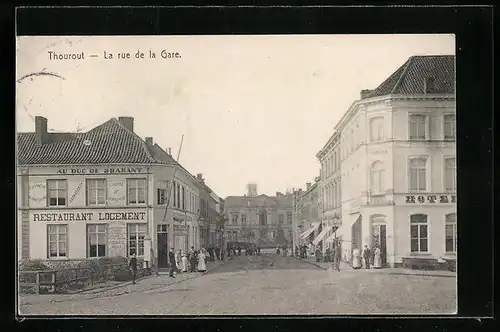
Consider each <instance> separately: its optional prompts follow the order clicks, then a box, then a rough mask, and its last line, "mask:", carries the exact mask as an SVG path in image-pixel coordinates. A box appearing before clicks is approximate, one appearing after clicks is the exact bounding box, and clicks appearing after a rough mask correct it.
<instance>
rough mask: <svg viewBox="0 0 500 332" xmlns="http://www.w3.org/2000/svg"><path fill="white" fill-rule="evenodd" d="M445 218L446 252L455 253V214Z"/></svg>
mask: <svg viewBox="0 0 500 332" xmlns="http://www.w3.org/2000/svg"><path fill="white" fill-rule="evenodd" d="M445 218H446V224H445V234H446V235H445V236H446V239H445V242H446V252H453V253H455V252H457V214H456V213H450V214H447V215H446V217H445Z"/></svg>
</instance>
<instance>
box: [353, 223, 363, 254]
mask: <svg viewBox="0 0 500 332" xmlns="http://www.w3.org/2000/svg"><path fill="white" fill-rule="evenodd" d="M351 235H352V236H351V240H352V248H351V249H355V248H357V249H359V250H361V251H363V248H362V246H361V235H362V234H361V216H358V217H357V219H356V221H355V222H354V224H352V226H351Z"/></svg>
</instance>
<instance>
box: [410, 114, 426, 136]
mask: <svg viewBox="0 0 500 332" xmlns="http://www.w3.org/2000/svg"><path fill="white" fill-rule="evenodd" d="M409 125H410V128H409V131H410V135H409V136H410V137H409V138H410V140H425V139H426V137H427V116H425V115H423V114H411V115H410V121H409Z"/></svg>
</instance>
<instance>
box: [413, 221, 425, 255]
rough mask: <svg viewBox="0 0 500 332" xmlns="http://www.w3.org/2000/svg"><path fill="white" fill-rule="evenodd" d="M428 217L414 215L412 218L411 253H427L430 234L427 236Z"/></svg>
mask: <svg viewBox="0 0 500 332" xmlns="http://www.w3.org/2000/svg"><path fill="white" fill-rule="evenodd" d="M427 231H428V228H427V215H425V214H413V215H411V216H410V236H411V252H412V253H420V252H427V251H428V250H429V248H428V241H429V238H428V234H427Z"/></svg>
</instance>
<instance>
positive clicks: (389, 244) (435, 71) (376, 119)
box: [320, 55, 457, 266]
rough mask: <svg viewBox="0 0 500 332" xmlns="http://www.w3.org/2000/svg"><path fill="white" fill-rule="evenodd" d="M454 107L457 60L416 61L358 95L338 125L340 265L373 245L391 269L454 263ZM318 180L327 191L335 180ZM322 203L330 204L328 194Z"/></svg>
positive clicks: (422, 58) (420, 58)
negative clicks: (407, 263) (416, 262)
mask: <svg viewBox="0 0 500 332" xmlns="http://www.w3.org/2000/svg"><path fill="white" fill-rule="evenodd" d="M455 107H456V106H455V57H454V56H451V55H449V56H448V55H444V56H413V57H411V58H409V59H408V61H406V63H405V64H403V65H402V66H401V67H400V68H399V69H397V70H396V71H395V72H394V73H393V74H391V75H390V76H389V78H387V79H386V80H385V81H384V82H382V84H380V85H379V86H378V87H377V88H376V89H374V90H363V91H361V98H360V99H359V100H357V101H355V102H354V103H353V104H352V105H351V107H350V108H349V109H348V110H347V112H346V113H345V114H344V116H343V117H342V118H341V120H340V121H339V122H338V124H337V125H336V127H335V130H336V132H338V133H339V136H340V173H341V174H340V175H341V177H340V179H341V180H340V183H341V185H340V188H341V190H340V205H341V214H340V215H341V219H342V223H341V225H340V227H339V228H338V230H337V232H336V236H337V237H340V238H341V239H342V246H343V247H342V248H343V252H344V258H345V259H349V260H350V259H351V253H352V249H353V248H360V249H362V248H363V247H364V246H365V245H367V246H369V247H374V246H378V247H379V248H380V249H381V252H382V255H381V256H382V261H383V263H385V264H386V265H390V266H398V265H401V264H402V263H403V262H404V260H405V259H406V260H409V259H412V258H419V259H423V260H434V261H440V260H441V259H442V258H443V257H451V258H456V250H457V232H456V230H457V223H456V218H457V215H456V202H457V200H456V157H455V153H456V145H455V137H456V136H455V135H456V132H455ZM335 135H338V134H334V136H335ZM322 151H323V152H324V149H323V150H322ZM322 156H323V157H322ZM324 157H326V154H324V153H321V152H320V160H324ZM333 163H334V165H335V162H333ZM337 165H338V162H337ZM322 168H323V169H324V168H325V165H324V164H323V167H322ZM326 168H327V169H328V168H331V167H329V166H328V165H327V166H326ZM333 168H334V169H335V166H334V167H333ZM333 172H335V170H333ZM327 173H328V174H332V171H330V172H328V171H327ZM323 178H324V179H326V182H323V184H322V185H323V189H326V188H328V187H326V188H325V185H328V186H329V184H330V183H331V181H330V179H332V181H335V180H334V179H336V178H337V177H336V176H334V175H324V176H323V177H322V179H323ZM333 191H334V192H335V189H334V190H333ZM323 197H324V199H325V200H326V201H327V202H329V201H330V199H331V198H328V197H331V195H329V194H328V190H327V195H326V198H325V195H324V196H323ZM333 197H336V196H335V195H334V196H333ZM338 201H339V200H338V194H337V202H338ZM337 205H338V203H337V204H333V206H337ZM327 206H328V203H327ZM334 209H335V208H334ZM327 210H328V209H327ZM332 211H333V210H332Z"/></svg>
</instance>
